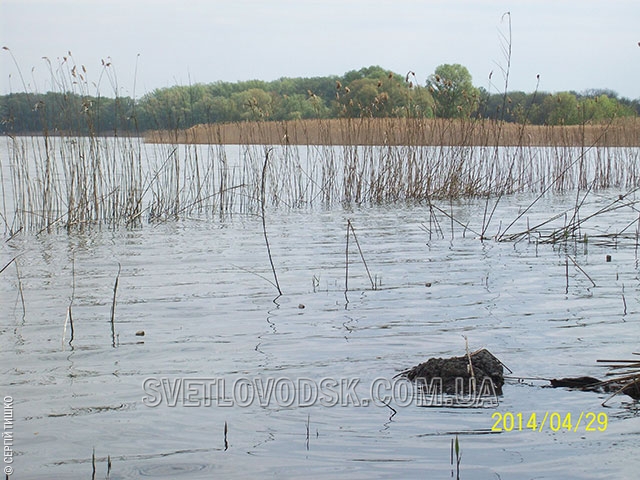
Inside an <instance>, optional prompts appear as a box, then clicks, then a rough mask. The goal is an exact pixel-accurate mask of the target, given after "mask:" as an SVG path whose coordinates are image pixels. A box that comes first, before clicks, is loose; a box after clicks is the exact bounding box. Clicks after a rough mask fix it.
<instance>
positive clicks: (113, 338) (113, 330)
mask: <svg viewBox="0 0 640 480" xmlns="http://www.w3.org/2000/svg"><path fill="white" fill-rule="evenodd" d="M121 270H122V265H121V264H120V262H118V274H117V275H116V281H115V282H114V284H113V301H112V302H111V344H112V346H113V347H114V348H115V347H116V325H115V319H116V295H117V294H118V280H120V271H121Z"/></svg>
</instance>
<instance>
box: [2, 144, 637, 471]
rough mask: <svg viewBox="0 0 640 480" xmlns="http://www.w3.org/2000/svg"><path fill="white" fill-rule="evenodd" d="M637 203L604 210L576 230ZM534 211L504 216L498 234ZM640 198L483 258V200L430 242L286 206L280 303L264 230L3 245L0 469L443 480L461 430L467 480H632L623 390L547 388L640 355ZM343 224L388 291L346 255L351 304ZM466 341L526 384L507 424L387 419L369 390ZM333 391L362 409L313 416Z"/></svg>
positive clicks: (418, 412)
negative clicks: (312, 394) (5, 435)
mask: <svg viewBox="0 0 640 480" xmlns="http://www.w3.org/2000/svg"><path fill="white" fill-rule="evenodd" d="M3 148H4V147H3ZM230 148H238V147H230ZM4 154H6V150H3V155H4ZM5 166H6V162H5V163H4V164H3V168H5ZM7 180H8V179H7V178H6V176H5V185H3V188H5V189H7V190H8V189H9V188H10V186H9V183H8V182H7ZM627 193H628V192H627V191H622V190H620V191H618V190H615V191H613V190H605V191H598V192H591V193H590V194H589V195H588V196H587V200H586V201H585V203H584V205H583V207H582V209H581V213H580V215H581V218H586V217H587V216H588V215H589V214H590V213H593V212H596V211H598V209H600V208H602V207H603V206H605V205H609V204H611V203H612V202H615V201H616V199H617V198H618V195H620V194H627ZM534 199H535V196H534V195H533V194H518V195H515V196H508V197H504V198H502V200H501V201H500V202H499V203H498V206H497V208H496V211H495V214H494V218H495V220H494V221H493V224H492V225H493V226H492V231H490V232H489V234H490V235H494V234H495V233H496V232H497V231H498V230H499V229H504V228H505V226H506V225H508V224H509V223H511V221H512V220H513V219H515V218H516V217H517V216H518V214H519V213H521V212H522V211H523V210H524V209H525V208H526V207H527V206H529V205H530V204H531V202H532V201H533V200H534ZM494 201H495V199H492V200H491V206H493V202H494ZM637 201H640V197H636V196H635V194H633V193H630V194H629V195H628V196H626V197H625V199H624V200H620V202H623V206H622V207H621V208H619V209H616V210H614V211H612V212H610V213H607V214H603V215H598V216H595V217H594V218H593V219H591V220H589V221H587V222H585V223H584V225H583V229H582V233H587V234H588V241H587V242H579V243H574V242H573V241H569V242H568V243H556V244H555V245H551V244H546V243H541V242H539V241H536V235H533V236H531V237H526V236H525V237H523V238H521V239H520V240H519V241H516V242H513V241H512V242H497V241H494V240H485V241H481V240H479V239H478V238H477V236H476V235H475V234H474V233H473V231H476V232H477V231H479V230H480V229H481V228H482V217H483V212H484V209H485V200H484V199H475V200H465V201H459V202H454V203H451V204H450V203H449V202H442V203H441V204H439V206H440V207H441V208H443V210H446V211H447V212H453V216H454V218H456V219H457V220H458V221H460V222H461V223H462V224H464V225H467V226H468V229H464V228H463V227H461V226H460V225H459V224H457V223H455V224H453V226H452V225H451V223H450V221H449V219H448V218H447V217H446V216H444V215H443V214H441V213H438V215H437V218H438V221H439V226H440V229H436V228H435V227H434V223H433V222H430V209H429V207H428V206H427V205H422V204H417V205H406V204H394V205H388V206H375V207H360V208H346V207H345V208H343V207H339V208H331V209H316V210H314V211H311V212H309V211H297V210H290V209H286V210H285V209H270V210H268V211H267V228H268V232H269V240H270V246H271V253H272V257H273V262H274V265H275V268H276V270H277V273H278V280H279V283H280V286H281V288H282V292H283V295H282V296H280V297H277V291H276V289H275V287H274V286H273V285H272V284H271V283H270V281H272V280H273V274H272V272H271V268H270V264H269V258H268V255H267V251H266V247H265V243H264V238H263V233H262V221H261V218H260V217H259V216H256V215H235V216H232V217H228V218H225V219H211V218H197V217H195V218H190V219H183V220H180V221H166V222H159V223H154V224H145V225H144V226H142V227H140V228H135V229H126V228H115V229H109V228H102V229H100V228H95V229H93V230H91V231H87V232H84V233H72V234H69V233H66V232H52V233H48V234H44V233H43V234H40V235H35V234H19V235H16V236H15V237H13V238H11V239H9V240H7V238H8V234H7V233H6V232H5V236H4V240H3V242H2V243H1V244H0V268H1V267H2V266H4V265H5V264H6V263H7V262H9V261H10V260H11V259H12V258H14V257H16V256H17V257H18V258H17V260H16V264H17V268H16V266H15V265H13V264H12V265H10V266H9V267H8V268H7V269H6V270H4V271H3V272H2V273H1V274H0V312H2V316H1V319H0V357H1V367H0V369H1V371H2V378H1V379H0V397H4V398H5V410H4V415H5V420H6V419H7V415H8V413H7V412H8V410H7V408H6V403H7V402H6V398H7V397H8V396H10V397H11V398H12V399H13V401H12V405H13V408H12V409H11V410H10V414H11V415H12V417H11V418H12V421H13V425H12V428H13V444H12V445H11V448H12V450H13V457H12V458H13V463H11V464H8V463H4V464H3V467H4V466H9V465H10V466H11V467H12V468H13V469H14V472H15V476H16V478H20V479H25V478H43V477H46V478H50V479H57V478H60V479H68V478H92V471H93V464H95V478H105V477H106V476H107V475H108V476H109V478H112V479H124V478H140V477H145V478H146V477H148V478H167V479H168V478H184V479H200V478H203V479H204V478H214V477H219V478H246V477H248V476H254V477H255V478H301V477H306V478H345V479H346V478H349V479H360V478H362V479H365V478H366V479H370V478H451V476H452V471H454V470H455V467H452V465H451V458H450V455H451V442H452V440H453V439H454V438H455V436H456V434H457V435H458V439H459V445H460V451H461V461H460V478H462V479H496V478H501V479H526V478H536V479H542V478H544V479H560V478H562V479H571V478H576V479H605V478H611V479H614V478H615V479H620V478H634V477H635V476H636V475H637V471H638V467H639V464H638V461H637V452H638V449H639V448H640V418H639V416H638V415H639V414H638V403H637V402H634V401H632V400H631V399H629V398H628V397H624V396H619V397H615V398H614V399H612V400H610V401H609V402H608V403H607V406H606V407H603V406H602V405H601V404H602V402H603V401H604V400H605V399H606V398H607V396H608V395H605V394H597V393H589V392H577V391H568V390H565V389H551V388H547V387H546V385H547V384H548V382H546V381H545V379H550V378H560V377H565V376H582V375H589V376H595V377H601V378H602V377H604V375H605V374H606V372H607V370H606V369H605V368H603V367H602V366H600V365H598V364H597V363H596V360H597V359H611V358H613V359H620V358H623V359H624V358H632V357H633V355H632V353H633V352H638V351H639V347H638V332H639V327H640V302H639V299H640V297H639V293H640V281H639V268H638V267H639V264H638V250H637V240H636V229H637V222H638V205H637V204H636V202H637ZM575 203H576V192H570V193H567V194H563V195H552V194H548V195H545V196H544V197H543V198H542V199H541V200H540V201H539V202H538V203H537V204H536V205H535V206H534V208H532V209H531V210H530V211H529V212H527V215H526V216H523V218H522V219H521V220H520V221H519V222H517V224H516V225H514V226H513V227H512V231H513V232H514V233H515V232H517V231H522V230H525V229H526V225H527V222H528V223H529V225H530V226H533V225H536V224H538V223H541V222H543V221H545V220H548V219H550V218H552V217H554V215H556V214H558V215H559V216H558V218H557V220H555V221H554V222H553V223H552V224H550V225H547V226H545V230H544V231H542V230H541V232H542V233H543V234H544V233H545V232H548V231H550V230H551V227H553V226H555V227H558V226H562V225H563V224H564V222H565V216H564V215H563V214H564V212H565V211H568V212H569V216H571V215H572V213H573V207H574V205H575ZM348 220H350V221H351V223H352V225H353V227H354V230H355V232H356V234H357V238H358V241H359V245H360V247H361V250H362V254H363V256H364V258H365V260H366V264H367V266H368V269H369V271H370V274H371V276H372V278H373V280H374V283H376V285H377V289H375V290H374V289H372V288H371V284H370V281H369V277H368V275H367V271H366V269H365V266H364V264H363V262H362V260H361V258H360V254H359V252H358V248H357V246H356V245H355V242H354V239H353V236H352V237H351V239H350V246H349V259H350V261H349V280H348V287H349V291H348V293H347V294H346V296H345V291H344V290H345V240H346V228H347V222H348ZM634 222H636V223H634ZM616 233H621V235H619V236H617V237H616V236H615V234H616ZM567 254H569V255H570V256H571V258H572V259H574V260H575V261H576V263H577V264H578V265H579V266H580V268H581V269H582V270H583V271H580V270H579V269H578V268H576V267H575V266H574V265H573V263H572V262H569V268H568V277H567V275H566V272H567V270H566V268H567V267H566V265H567V262H568V260H567ZM607 255H610V256H611V261H609V262H608V261H606V256H607ZM119 269H120V273H119V275H118V271H119ZM587 275H588V276H587ZM116 278H118V284H117V289H116V305H115V311H114V322H113V324H112V323H111V321H110V319H111V314H112V300H113V296H114V283H115V281H116ZM567 278H568V283H567ZM592 282H593V283H595V286H594V285H593V283H592ZM20 290H22V293H23V296H24V309H23V304H22V300H21V295H20ZM70 304H71V311H72V320H73V331H71V325H70V323H69V322H68V318H67V312H68V307H69V305H70ZM303 307H304V308H303ZM142 332H144V336H142V335H140V334H141V333H142ZM465 339H466V341H468V344H469V348H470V349H471V350H476V349H479V348H487V349H489V350H490V351H491V352H492V353H493V354H494V355H496V356H497V357H498V358H499V359H500V360H501V361H502V362H503V363H504V364H505V365H506V366H507V367H509V369H510V370H511V371H512V372H513V373H512V374H511V375H512V377H514V378H512V379H510V380H508V381H507V384H506V385H505V387H504V392H503V395H502V396H500V397H499V405H497V406H491V407H486V408H452V407H448V406H433V407H425V406H420V405H419V404H417V402H416V401H411V399H409V400H408V401H404V400H406V399H403V398H401V397H402V395H400V393H398V392H396V393H397V395H394V396H393V397H392V398H391V399H390V400H391V402H390V404H389V407H386V406H384V405H380V403H379V402H376V401H375V400H376V399H373V400H372V396H371V389H372V388H371V386H372V385H374V386H375V385H384V383H383V380H385V379H386V380H388V381H389V382H390V381H392V379H393V377H394V376H395V375H396V374H397V373H399V372H400V371H402V370H404V369H407V368H409V367H412V366H413V365H416V364H418V363H420V362H423V361H426V360H427V359H428V358H430V357H449V356H458V355H462V354H464V353H465ZM518 378H520V379H522V378H524V379H525V380H518ZM536 379H537V380H536ZM323 380H325V381H335V382H336V383H338V384H340V383H341V382H343V383H344V384H345V385H347V387H346V391H344V392H341V391H340V388H335V387H334V388H332V389H329V390H326V389H325V390H323V392H324V393H327V391H330V392H337V393H336V398H334V397H331V398H329V399H328V400H329V401H324V402H321V401H320V399H318V401H317V402H312V401H305V400H306V399H305V398H304V394H305V391H306V390H305V389H304V385H307V387H308V386H309V385H325V386H326V385H327V384H326V383H324V384H322V381H323ZM269 382H272V384H274V385H278V386H280V387H282V388H283V389H284V390H281V391H279V392H280V393H279V394H277V395H276V394H275V393H274V394H272V395H271V397H269V398H266V397H265V395H267V393H266V392H265V391H263V390H261V389H258V387H256V384H258V386H259V387H261V388H262V387H265V388H267V387H268V386H269V385H271V384H270V383H269ZM300 382H302V383H300ZM249 384H252V386H251V388H249V387H248V386H249ZM203 386H204V387H203ZM299 387H300V389H299ZM286 389H289V391H287V390H286ZM258 390H259V391H258ZM343 393H344V395H343ZM378 393H379V391H378ZM290 400H291V401H290ZM324 400H327V398H325V399H324ZM333 400H337V403H338V404H337V405H329V404H331V403H336V402H334V401H333ZM343 400H344V402H343ZM354 400H357V401H354ZM363 400H365V401H363ZM366 400H372V401H371V402H370V403H369V404H368V405H364V403H366ZM414 400H415V399H414ZM230 403H233V404H232V405H229V404H230ZM341 403H345V404H346V405H341ZM358 403H359V404H358ZM390 407H391V408H390ZM496 412H499V413H502V414H507V413H512V414H513V415H515V416H516V417H517V415H518V414H521V415H522V417H523V418H524V420H525V423H526V421H527V420H528V419H529V418H530V416H531V414H532V413H536V414H537V415H538V416H539V417H540V418H541V417H543V416H544V415H545V413H547V412H548V413H549V415H551V414H553V413H557V414H559V415H560V416H561V417H562V418H563V419H564V418H565V417H566V416H567V414H571V415H572V418H573V422H574V425H573V426H574V427H575V422H576V420H577V419H578V418H579V417H580V415H581V413H583V414H584V415H585V416H586V415H587V414H588V413H590V412H593V413H594V414H596V415H597V414H601V413H605V414H606V415H607V418H608V423H607V425H606V429H604V431H598V430H597V429H595V431H587V428H586V426H587V425H586V423H582V424H580V425H579V426H578V428H576V429H574V428H572V429H571V430H570V431H569V429H568V428H551V425H547V426H544V427H543V428H542V429H541V431H531V430H530V429H527V428H526V425H523V426H522V429H520V428H517V427H516V428H514V429H513V430H512V431H509V432H506V431H503V432H491V428H492V426H493V425H494V423H495V417H492V416H493V415H494V414H495V413H496ZM556 418H557V417H556ZM601 418H602V417H601ZM592 426H593V427H597V426H598V424H597V423H594V424H593V425H592ZM554 430H557V431H554ZM574 430H575V431H574ZM5 431H6V430H5ZM94 452H95V460H94V461H92V455H93V454H94ZM109 460H110V462H111V467H110V469H109V467H108V461H109ZM454 478H455V474H454Z"/></svg>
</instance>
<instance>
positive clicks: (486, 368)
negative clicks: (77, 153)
mask: <svg viewBox="0 0 640 480" xmlns="http://www.w3.org/2000/svg"><path fill="white" fill-rule="evenodd" d="M402 375H403V376H406V377H407V378H408V379H409V380H412V381H416V382H423V383H424V384H426V385H430V384H431V381H432V380H433V379H441V380H442V391H443V392H444V393H447V394H451V395H453V394H462V393H463V392H464V394H467V395H468V394H470V393H473V392H469V389H470V385H473V382H475V385H476V387H477V389H478V391H479V390H480V387H481V385H482V383H483V382H486V381H490V382H491V383H492V384H493V389H494V390H495V392H496V393H497V394H498V395H501V394H502V386H503V385H504V368H503V366H502V363H501V362H500V360H498V359H497V358H496V357H495V356H493V354H492V353H491V352H489V351H488V350H486V349H484V348H483V349H481V350H478V351H476V352H473V353H470V354H468V355H464V356H461V357H451V358H430V359H429V360H427V361H426V362H424V363H421V364H419V365H416V366H415V367H413V368H411V369H409V370H407V371H405V372H402ZM460 379H462V382H460ZM470 381H471V383H470ZM461 388H462V389H463V390H462V391H461Z"/></svg>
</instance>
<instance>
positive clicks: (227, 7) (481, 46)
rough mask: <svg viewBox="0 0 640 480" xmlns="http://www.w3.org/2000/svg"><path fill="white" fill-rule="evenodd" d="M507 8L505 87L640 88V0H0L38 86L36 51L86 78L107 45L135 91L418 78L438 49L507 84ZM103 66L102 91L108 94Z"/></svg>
mask: <svg viewBox="0 0 640 480" xmlns="http://www.w3.org/2000/svg"><path fill="white" fill-rule="evenodd" d="M507 11H510V12H511V23H512V49H513V54H512V62H511V76H510V80H509V89H510V90H524V91H527V92H532V91H533V90H534V89H535V88H536V75H537V74H540V90H543V91H550V92H556V91H563V90H576V91H584V90H586V89H591V88H608V89H611V90H614V91H616V92H618V93H619V94H620V95H621V96H625V97H628V98H640V46H639V44H638V42H640V0H620V1H615V0H611V1H604V0H597V1H596V0H571V1H562V0H553V1H551V0H535V1H530V0H517V1H516V0H513V1H501V0H470V1H461V0H442V1H424V0H340V1H337V0H321V1H304V0H261V1H259V0H225V1H223V0H220V1H217V0H0V46H2V47H8V48H9V49H10V52H11V54H13V56H14V57H15V59H16V60H17V62H18V64H19V67H20V69H21V71H22V74H23V77H24V81H25V83H26V84H27V88H28V89H29V90H30V91H31V90H37V91H46V90H50V89H51V75H50V73H49V70H48V66H47V63H46V62H45V61H44V60H43V59H42V57H48V58H49V59H51V61H52V63H53V65H54V66H56V65H57V64H58V63H59V61H61V60H62V57H63V56H65V55H67V52H68V51H71V53H72V55H73V59H74V61H75V63H76V64H77V65H78V68H80V66H81V65H84V66H86V68H87V76H88V79H89V81H90V82H96V83H97V82H98V79H99V78H100V73H101V68H102V67H101V60H102V59H105V60H107V59H108V58H109V59H110V61H111V63H112V65H113V69H112V72H115V74H116V75H117V89H118V93H119V94H120V95H135V96H136V97H140V96H141V95H142V94H144V93H146V92H150V91H152V90H153V89H155V88H161V87H169V86H172V85H176V84H183V85H186V84H189V83H198V82H199V83H209V82H215V81H218V80H224V81H237V80H248V79H262V80H273V79H276V78H280V77H299V76H303V77H311V76H324V75H333V74H335V75H340V74H343V73H344V72H346V71H348V70H354V69H359V68H361V67H364V66H369V65H380V66H382V67H383V68H386V69H389V70H393V71H395V72H397V73H400V74H403V75H404V74H405V73H407V72H408V71H409V70H412V71H414V72H415V73H416V75H417V78H418V80H419V82H420V83H422V84H424V80H425V79H426V77H427V76H428V75H429V74H431V73H433V71H434V69H435V68H436V67H437V66H438V65H440V64H443V63H460V64H462V65H464V66H466V67H467V68H468V69H469V71H470V72H471V74H472V76H473V81H474V84H475V85H476V86H482V87H484V88H487V89H489V90H491V91H494V92H495V91H496V90H502V89H503V88H504V80H503V78H502V75H501V73H500V67H501V66H502V67H504V66H505V65H506V60H505V57H504V55H503V53H502V50H501V44H503V43H504V41H503V40H501V33H502V34H504V35H508V22H507V17H504V16H503V14H504V13H505V12H507ZM58 59H59V60H58ZM136 63H137V69H136ZM491 71H494V73H493V77H492V82H493V86H491V85H490V81H489V73H490V72H491ZM136 72H137V73H136ZM0 76H1V78H0V79H1V83H0V93H8V92H9V91H24V86H23V84H22V81H21V80H20V76H19V75H18V72H17V69H16V66H15V64H14V62H13V59H12V58H11V55H10V53H9V52H7V51H4V50H2V51H0ZM105 78H107V77H103V78H102V80H101V83H100V93H101V94H102V95H109V96H112V95H113V87H112V86H111V82H109V81H108V78H107V81H105ZM134 79H135V82H134ZM134 86H135V91H134Z"/></svg>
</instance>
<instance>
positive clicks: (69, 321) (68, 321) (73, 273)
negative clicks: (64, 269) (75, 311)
mask: <svg viewBox="0 0 640 480" xmlns="http://www.w3.org/2000/svg"><path fill="white" fill-rule="evenodd" d="M71 278H72V280H71V298H70V299H69V306H68V307H67V316H66V318H65V320H64V329H63V330H62V348H63V349H64V341H65V337H66V335H67V324H69V328H70V336H69V346H71V347H72V348H73V345H72V343H73V315H72V313H71V307H72V305H73V300H74V298H75V295H76V262H75V258H72V259H71Z"/></svg>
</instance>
